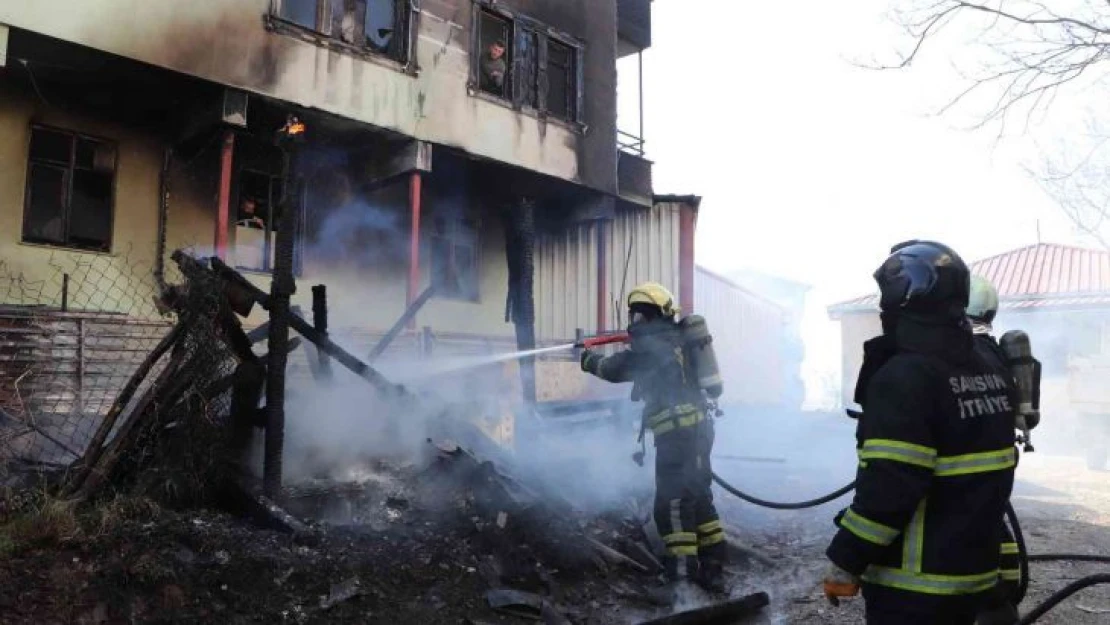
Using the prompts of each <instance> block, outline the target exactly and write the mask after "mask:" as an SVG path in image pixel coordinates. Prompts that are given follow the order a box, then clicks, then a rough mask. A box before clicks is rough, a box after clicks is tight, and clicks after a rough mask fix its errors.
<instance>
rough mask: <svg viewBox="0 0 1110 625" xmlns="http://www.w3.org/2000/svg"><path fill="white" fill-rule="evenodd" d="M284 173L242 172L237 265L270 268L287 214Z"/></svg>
mask: <svg viewBox="0 0 1110 625" xmlns="http://www.w3.org/2000/svg"><path fill="white" fill-rule="evenodd" d="M282 190H283V189H282V180H281V177H280V176H275V175H273V174H267V173H263V172H260V171H256V170H252V169H244V170H242V171H241V172H240V173H239V205H238V207H237V211H236V215H235V266H236V268H238V269H245V270H248V271H269V270H270V269H271V268H273V263H274V243H275V238H276V236H277V228H278V226H279V224H280V223H281V219H282V217H283V215H282V210H281V208H282V207H281V194H282Z"/></svg>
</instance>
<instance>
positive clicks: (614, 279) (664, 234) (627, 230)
mask: <svg viewBox="0 0 1110 625" xmlns="http://www.w3.org/2000/svg"><path fill="white" fill-rule="evenodd" d="M679 214H680V206H679V205H678V204H669V203H668V204H657V205H656V206H655V207H653V208H651V209H632V210H626V211H620V212H619V213H618V214H617V217H616V219H614V220H613V221H612V222H608V223H607V224H606V226H605V229H606V235H605V240H604V245H605V256H606V259H607V264H608V272H607V275H606V281H607V283H606V287H607V288H606V294H605V298H606V302H605V305H606V306H607V310H608V312H607V319H608V324H607V325H608V328H603V329H609V330H611V329H613V328H618V327H623V326H624V324H625V323H626V322H627V319H625V318H624V316H625V312H624V295H623V293H624V292H626V291H627V290H628V289H630V288H632V287H633V286H635V285H636V284H638V283H640V282H644V281H647V280H654V281H656V282H660V283H662V284H664V285H666V286H667V287H668V288H670V289H671V291H672V292H673V293H674V294H675V297H678V292H679V289H680V284H679V281H680V280H679V262H678V261H679V258H678V247H679ZM599 227H600V226H599V225H598V224H597V223H596V222H593V223H584V224H579V225H576V226H573V227H571V228H570V229H569V230H567V231H565V232H562V233H558V234H552V235H546V236H542V237H541V238H540V240H539V241H537V243H536V286H535V288H536V338H537V339H539V340H541V341H543V340H556V339H559V340H562V339H573V338H574V331H575V329H576V328H582V329H583V330H585V331H586V333H593V332H596V331H597V298H598V293H597V290H598V289H597V267H598V255H597V252H598V249H597V230H598V228H599ZM618 313H619V315H620V316H619V318H618V317H617V314H618Z"/></svg>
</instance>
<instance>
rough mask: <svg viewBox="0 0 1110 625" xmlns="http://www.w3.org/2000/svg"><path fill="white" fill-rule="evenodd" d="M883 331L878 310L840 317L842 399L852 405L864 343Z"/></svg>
mask: <svg viewBox="0 0 1110 625" xmlns="http://www.w3.org/2000/svg"><path fill="white" fill-rule="evenodd" d="M882 332H883V327H882V324H881V323H880V322H879V314H878V313H877V312H861V313H850V314H846V315H844V316H842V317H841V318H840V349H841V352H840V363H841V366H840V377H841V389H840V390H841V399H842V400H843V401H844V405H848V406H850V405H852V396H853V395H854V394H855V392H856V377H857V376H858V375H859V368H860V366H861V365H863V343H864V341H867V340H868V339H871V338H873V337H876V336H878V335H880V334H882Z"/></svg>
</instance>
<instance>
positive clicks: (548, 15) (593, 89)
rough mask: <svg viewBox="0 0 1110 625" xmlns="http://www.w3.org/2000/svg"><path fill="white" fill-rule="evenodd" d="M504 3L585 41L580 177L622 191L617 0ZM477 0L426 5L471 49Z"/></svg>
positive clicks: (437, 0) (424, 5) (508, 0)
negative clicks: (619, 178)
mask: <svg viewBox="0 0 1110 625" xmlns="http://www.w3.org/2000/svg"><path fill="white" fill-rule="evenodd" d="M497 5H498V6H502V7H504V8H506V9H508V10H509V11H511V12H513V13H519V14H521V15H524V16H527V17H529V18H531V19H534V20H537V21H539V22H541V23H543V24H546V25H547V26H550V27H551V28H554V29H555V30H557V31H559V32H562V33H566V34H568V35H571V36H573V37H575V38H577V39H579V40H581V41H583V42H584V43H585V52H584V63H583V98H582V102H583V108H584V110H583V122H584V123H585V130H584V131H583V132H582V134H581V139H580V140H579V141H578V142H577V146H576V152H577V158H578V179H579V181H580V182H582V183H583V184H585V185H587V186H590V187H593V188H595V189H598V190H600V191H605V192H607V193H616V191H617V152H616V136H617V6H616V1H615V0H500V1H499V2H497ZM472 6H473V3H472V0H424V1H423V2H422V3H421V8H422V11H423V12H424V13H426V14H431V15H433V16H435V17H436V18H438V19H442V20H445V21H448V22H452V23H455V24H458V25H459V26H460V27H461V28H458V29H455V31H454V33H453V39H452V42H453V43H456V44H458V45H459V46H460V47H462V48H463V49H467V50H469V49H470V37H471V33H473V32H474V28H473V24H472V11H471V7H472Z"/></svg>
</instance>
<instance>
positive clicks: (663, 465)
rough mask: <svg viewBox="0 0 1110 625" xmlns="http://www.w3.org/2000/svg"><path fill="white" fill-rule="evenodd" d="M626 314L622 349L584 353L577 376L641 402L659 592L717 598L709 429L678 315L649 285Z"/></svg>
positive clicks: (631, 298) (717, 535)
mask: <svg viewBox="0 0 1110 625" xmlns="http://www.w3.org/2000/svg"><path fill="white" fill-rule="evenodd" d="M628 308H629V320H630V324H629V327H628V332H629V335H630V338H631V341H630V342H631V346H630V349H626V350H622V351H620V352H617V353H615V354H613V355H611V356H602V355H600V354H597V353H594V352H591V351H589V350H585V351H584V352H583V353H582V370H583V371H585V372H587V373H591V374H593V375H595V376H597V377H599V378H601V379H603V380H606V381H609V382H633V390H632V395H633V399H634V400H636V399H641V400H643V402H644V409H643V416H642V419H643V422H642V423H643V428H644V429H650V430H651V431H652V434H653V436H654V438H655V506H654V507H655V510H654V516H655V524H656V526H657V527H658V529H659V534H660V536H662V538H663V542H664V544H665V545H666V549H667V556H666V558H665V564H666V569H667V579H668V584H667V587H666V588H665V590H666V591H667V592H668V593H673V591H674V590H675V589H676V587H677V585H678V584H679V583H681V582H684V581H694V582H696V583H699V584H700V585H702V586H703V587H704V588H706V589H707V590H709V591H711V592H722V591H724V579H723V577H724V575H723V574H724V564H725V558H726V549H727V547H726V545H725V535H724V530H723V529H722V527H721V522H720V519H719V518H718V516H717V510H716V508H715V507H714V505H713V493H712V490H711V486H712V477H713V476H712V469H711V467H710V464H709V455H710V452H711V451H712V447H713V423H712V421H711V420H710V417H709V416H708V415H707V411H706V405H705V400H704V398H703V396H702V391H701V389H700V388H699V386H698V381H697V380H696V379H695V374H694V372H693V371H691V370H690V363H688V362H687V358H686V356H685V351H684V345H685V342H684V337H683V332H682V329H681V328H682V326H680V325H679V323H678V322H677V321H676V316H677V313H678V308H677V306H675V303H674V297H673V296H672V295H671V293H670V292H669V291H668V290H667V289H666V288H664V287H662V286H660V285H658V284H655V283H651V282H649V283H646V284H643V285H640V286H638V287H636V288H634V289H632V291H631V292H630V293H629V294H628ZM641 435H642V432H641ZM668 599H672V600H673V596H671V597H668Z"/></svg>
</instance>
